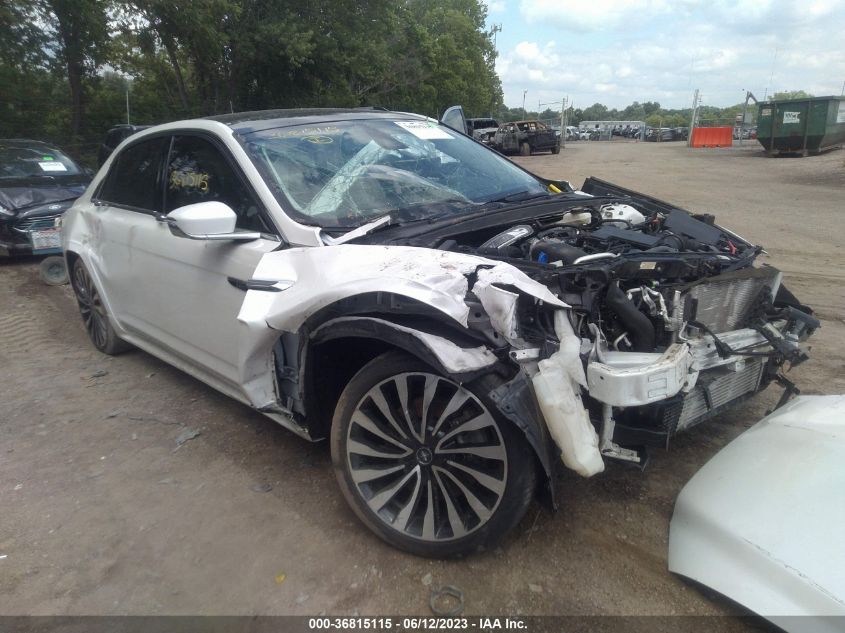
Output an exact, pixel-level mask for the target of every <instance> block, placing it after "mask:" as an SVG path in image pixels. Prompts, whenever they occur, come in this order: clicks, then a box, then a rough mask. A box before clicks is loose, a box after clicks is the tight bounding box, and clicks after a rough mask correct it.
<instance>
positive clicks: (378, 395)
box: [370, 387, 408, 440]
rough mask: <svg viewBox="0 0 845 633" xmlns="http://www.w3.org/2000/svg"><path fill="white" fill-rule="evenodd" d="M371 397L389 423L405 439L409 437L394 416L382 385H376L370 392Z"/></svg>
mask: <svg viewBox="0 0 845 633" xmlns="http://www.w3.org/2000/svg"><path fill="white" fill-rule="evenodd" d="M370 399H371V400H372V401H373V404H375V405H376V407H377V408H378V410H379V411H380V412H381V414H382V415H383V416H384V418H385V419H386V420H387V422H388V424H390V426H392V427H393V428H394V430H395V431H396V433H397V434H398V435H399V437H401V438H402V439H404V440H407V439H408V434H407V433H405V431H403V430H402V427H401V426H399V423H398V422H397V421H396V419H395V418H394V417H393V414H392V413H391V412H390V406H389V405H388V404H387V400H385V399H384V394H383V393H382V391H381V388H380V387H376V388H375V389H373V390H372V391H371V392H370Z"/></svg>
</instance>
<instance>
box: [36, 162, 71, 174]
mask: <svg viewBox="0 0 845 633" xmlns="http://www.w3.org/2000/svg"><path fill="white" fill-rule="evenodd" d="M38 166H39V167H40V168H41V171H67V167H65V166H64V165H63V164H62V163H60V162H58V161H55V160H50V161H44V162H43V163H38Z"/></svg>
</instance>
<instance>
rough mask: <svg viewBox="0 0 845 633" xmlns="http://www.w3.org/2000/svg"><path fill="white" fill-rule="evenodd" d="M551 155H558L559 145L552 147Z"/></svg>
mask: <svg viewBox="0 0 845 633" xmlns="http://www.w3.org/2000/svg"><path fill="white" fill-rule="evenodd" d="M552 154H560V145H555V146H554V147H552Z"/></svg>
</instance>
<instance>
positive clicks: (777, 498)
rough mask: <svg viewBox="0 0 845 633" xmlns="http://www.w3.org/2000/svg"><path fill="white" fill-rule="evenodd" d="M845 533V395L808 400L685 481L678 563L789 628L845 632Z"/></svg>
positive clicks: (673, 551) (675, 538)
mask: <svg viewBox="0 0 845 633" xmlns="http://www.w3.org/2000/svg"><path fill="white" fill-rule="evenodd" d="M843 529H845V396H802V397H799V398H796V399H795V400H793V401H791V402H789V403H788V404H786V405H785V406H783V407H781V408H780V409H778V410H777V411H776V412H774V413H772V414H771V415H769V416H768V417H766V418H764V419H763V420H762V421H760V422H759V423H757V424H756V425H754V426H753V427H752V428H751V429H749V430H748V431H746V432H745V433H743V434H742V435H741V436H740V437H738V438H737V439H736V440H734V441H733V442H731V443H730V444H729V445H728V446H726V447H725V448H724V449H722V451H721V452H719V453H718V454H717V455H716V456H715V457H714V458H713V459H711V460H710V461H709V462H708V463H707V464H706V465H705V466H704V468H702V469H701V470H700V471H698V473H696V475H695V476H694V477H693V478H692V479H691V480H690V482H689V483H688V484H687V485H686V486H685V487H684V489H683V490H682V491H681V494H680V496H679V497H678V501H677V503H676V504H675V512H674V515H673V517H672V523H671V528H670V534H669V569H670V571H673V572H675V573H678V574H681V575H683V576H686V577H688V578H691V579H693V580H695V581H697V582H699V583H701V584H703V585H706V586H708V587H710V588H712V589H714V590H716V591H718V592H719V593H721V594H723V595H725V596H727V597H728V598H730V599H732V600H734V601H736V602H738V603H739V604H741V605H743V606H745V607H747V608H748V609H750V610H751V611H754V612H755V613H758V614H760V615H762V616H764V617H766V618H768V619H770V620H771V621H773V622H775V623H776V624H777V625H778V626H780V627H782V628H784V629H786V630H788V631H796V632H798V631H800V632H801V633H804V632H807V631H831V632H832V631H842V630H843V626H845V546H843V543H842V536H843ZM793 616H816V617H813V618H806V617H804V618H798V617H793ZM829 616H837V617H829Z"/></svg>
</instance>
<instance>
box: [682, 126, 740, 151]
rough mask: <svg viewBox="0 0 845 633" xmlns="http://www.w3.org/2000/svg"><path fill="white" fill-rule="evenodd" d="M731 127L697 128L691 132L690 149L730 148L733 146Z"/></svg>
mask: <svg viewBox="0 0 845 633" xmlns="http://www.w3.org/2000/svg"><path fill="white" fill-rule="evenodd" d="M733 131H734V129H733V128H732V127H697V128H693V130H692V143H690V146H691V147H730V146H731V145H733V138H734V137H733Z"/></svg>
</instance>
